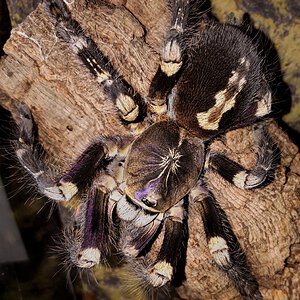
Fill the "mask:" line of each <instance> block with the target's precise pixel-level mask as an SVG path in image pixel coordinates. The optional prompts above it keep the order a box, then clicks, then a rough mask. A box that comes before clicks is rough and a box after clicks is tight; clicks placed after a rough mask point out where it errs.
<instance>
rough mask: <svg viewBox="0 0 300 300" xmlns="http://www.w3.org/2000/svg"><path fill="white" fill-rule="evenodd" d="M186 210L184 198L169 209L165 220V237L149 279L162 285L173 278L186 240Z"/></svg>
mask: <svg viewBox="0 0 300 300" xmlns="http://www.w3.org/2000/svg"><path fill="white" fill-rule="evenodd" d="M184 218H185V210H184V206H183V200H181V201H180V202H179V203H177V204H176V205H175V206H173V207H172V208H171V209H170V210H169V211H168V216H167V217H166V219H165V220H164V239H163V243H162V246H161V248H160V251H159V253H158V256H157V259H156V262H155V264H154V265H153V266H152V267H151V268H150V270H149V281H150V282H151V284H152V285H153V286H154V287H160V286H163V285H165V284H166V283H167V282H170V281H171V280H172V279H173V276H174V274H175V271H176V268H177V266H178V262H179V260H180V259H181V250H182V246H183V240H184V232H185V230H184V223H183V221H184Z"/></svg>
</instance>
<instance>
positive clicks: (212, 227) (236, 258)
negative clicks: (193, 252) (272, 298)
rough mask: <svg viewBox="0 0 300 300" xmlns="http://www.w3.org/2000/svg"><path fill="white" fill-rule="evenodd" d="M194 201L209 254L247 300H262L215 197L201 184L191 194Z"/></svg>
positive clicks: (244, 256) (243, 254) (242, 252)
mask: <svg viewBox="0 0 300 300" xmlns="http://www.w3.org/2000/svg"><path fill="white" fill-rule="evenodd" d="M191 198H192V199H191V200H193V201H195V202H196V203H198V204H199V206H200V208H201V216H202V220H203V224H204V228H205V233H206V238H207V243H208V247H209V251H210V253H211V256H212V258H213V260H214V262H215V263H216V265H217V266H218V267H219V268H220V269H221V270H222V271H223V272H225V273H226V274H227V276H228V277H229V278H230V279H231V280H232V282H233V283H234V285H235V287H236V289H237V290H238V291H239V292H240V294H241V295H242V297H243V298H244V299H256V300H258V299H262V296H261V293H260V291H259V286H258V283H257V281H256V279H255V277H254V276H253V274H252V273H251V271H250V269H249V267H248V263H247V259H246V255H245V253H244V251H243V250H242V249H241V247H240V245H239V242H238V240H237V238H236V236H235V234H234V232H233V230H232V228H231V226H230V223H229V221H228V219H227V217H226V214H225V212H224V211H223V210H222V209H221V208H220V206H219V204H218V203H217V201H216V200H215V198H214V196H213V194H212V193H211V192H209V191H208V190H207V189H206V188H205V187H204V186H201V185H199V186H198V187H196V188H195V189H194V190H193V191H192V192H191Z"/></svg>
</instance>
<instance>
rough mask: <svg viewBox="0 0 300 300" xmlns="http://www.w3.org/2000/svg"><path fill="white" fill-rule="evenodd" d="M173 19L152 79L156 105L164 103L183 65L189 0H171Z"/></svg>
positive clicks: (151, 90) (151, 92)
mask: <svg viewBox="0 0 300 300" xmlns="http://www.w3.org/2000/svg"><path fill="white" fill-rule="evenodd" d="M169 2H170V3H169V4H170V6H171V10H172V20H171V25H170V29H169V30H168V32H167V34H166V38H165V42H164V46H163V48H162V51H161V62H160V66H159V68H158V70H157V72H156V74H155V76H154V78H153V80H152V83H151V86H150V90H149V97H150V98H152V99H153V104H154V105H163V104H164V103H165V97H166V95H167V93H168V92H169V91H170V90H171V88H172V87H173V86H174V84H175V81H176V78H177V76H176V75H177V74H178V72H179V70H180V69H181V67H182V65H183V46H182V45H181V43H182V37H183V34H184V29H185V27H186V25H187V20H188V12H189V0H171V1H169Z"/></svg>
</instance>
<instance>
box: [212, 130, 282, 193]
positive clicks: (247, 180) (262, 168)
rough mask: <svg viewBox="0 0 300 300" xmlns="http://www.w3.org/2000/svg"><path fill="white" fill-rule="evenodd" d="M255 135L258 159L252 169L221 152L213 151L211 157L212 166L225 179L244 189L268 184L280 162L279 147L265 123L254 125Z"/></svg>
mask: <svg viewBox="0 0 300 300" xmlns="http://www.w3.org/2000/svg"><path fill="white" fill-rule="evenodd" d="M253 137H254V141H255V144H256V146H257V160H256V165H255V166H254V168H253V169H252V170H246V169H245V168H244V167H242V166H241V165H240V164H238V163H236V162H234V161H232V160H231V159H229V158H228V157H226V156H225V155H222V154H220V153H213V154H211V157H210V165H211V167H212V168H213V169H214V170H216V171H217V172H218V173H219V174H220V175H221V176H222V177H223V178H224V179H226V180H227V181H229V182H231V183H233V184H234V185H236V186H237V187H239V188H242V189H253V188H258V187H260V186H262V185H265V184H268V183H269V182H270V181H271V180H272V179H273V177H274V170H275V169H276V166H277V164H278V158H279V152H278V148H277V146H276V144H275V143H274V142H273V140H272V139H271V137H270V135H269V134H268V132H267V129H266V128H265V126H264V125H263V124H256V125H254V126H253Z"/></svg>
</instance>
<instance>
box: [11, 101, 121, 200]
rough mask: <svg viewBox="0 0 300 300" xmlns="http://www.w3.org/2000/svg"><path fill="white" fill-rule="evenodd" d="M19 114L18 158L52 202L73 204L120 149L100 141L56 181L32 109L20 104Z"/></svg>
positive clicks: (104, 140) (110, 141)
mask: <svg viewBox="0 0 300 300" xmlns="http://www.w3.org/2000/svg"><path fill="white" fill-rule="evenodd" d="M18 110H19V113H20V115H19V116H20V118H19V124H18V125H19V139H18V141H17V145H16V150H15V151H16V156H17V158H18V160H19V162H20V164H21V165H22V167H23V168H24V169H25V170H26V171H27V172H28V173H29V174H30V175H31V176H32V177H33V178H34V180H35V181H36V183H37V186H38V189H39V191H40V192H41V193H42V194H43V195H45V196H47V197H48V198H50V199H53V200H56V201H63V200H70V199H71V198H72V197H73V196H74V195H75V194H77V192H78V190H79V189H83V188H84V187H85V186H86V185H87V184H88V183H89V182H90V181H91V178H92V176H93V175H94V173H95V172H96V170H97V169H98V168H99V167H100V166H101V164H102V163H104V162H105V159H109V155H110V152H111V151H113V150H115V149H116V148H118V145H117V144H116V143H115V142H114V141H113V140H112V139H104V138H99V139H98V140H97V141H96V142H95V143H94V144H92V145H91V146H89V147H88V148H87V149H86V150H85V151H84V152H83V153H82V154H81V155H80V157H79V158H78V159H77V161H76V162H75V163H74V164H73V166H71V168H70V170H69V171H68V172H67V173H65V175H63V176H62V178H61V179H60V180H57V176H56V175H55V173H54V171H53V170H52V169H51V168H50V167H49V166H48V165H47V164H46V162H45V160H44V157H43V154H41V151H40V149H41V146H40V145H39V144H38V142H37V138H36V136H35V133H34V121H33V118H32V115H31V112H30V109H29V108H28V107H27V106H26V105H25V104H23V103H19V104H18ZM112 155H114V152H113V153H112Z"/></svg>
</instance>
